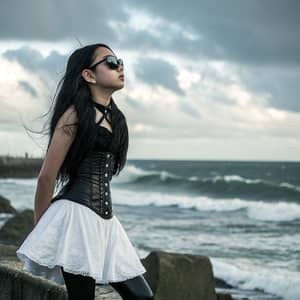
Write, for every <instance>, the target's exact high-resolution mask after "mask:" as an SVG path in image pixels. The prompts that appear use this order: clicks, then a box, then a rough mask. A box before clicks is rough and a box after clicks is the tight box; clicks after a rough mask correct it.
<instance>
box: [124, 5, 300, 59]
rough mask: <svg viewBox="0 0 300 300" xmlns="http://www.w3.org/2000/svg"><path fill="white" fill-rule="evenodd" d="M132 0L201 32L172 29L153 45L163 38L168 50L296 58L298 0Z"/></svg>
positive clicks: (217, 55) (226, 56)
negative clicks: (189, 35) (192, 36)
mask: <svg viewBox="0 0 300 300" xmlns="http://www.w3.org/2000/svg"><path fill="white" fill-rule="evenodd" d="M130 3H131V4H132V7H134V8H135V9H139V8H140V9H143V10H146V11H148V12H150V13H151V14H152V15H153V16H155V17H157V16H161V17H162V18H164V19H166V20H168V21H171V22H176V23H179V24H180V25H181V26H182V28H186V26H185V25H186V24H188V25H189V26H191V27H192V28H193V29H194V31H195V32H197V33H200V34H201V36H202V37H203V39H202V40H198V41H189V40H188V39H186V40H183V39H182V38H181V37H180V38H178V36H177V35H174V36H173V38H171V39H170V40H169V41H168V42H166V41H164V40H163V39H162V42H161V43H160V42H158V41H156V44H154V45H152V46H153V47H155V48H157V47H160V45H161V44H162V45H163V47H164V48H165V47H169V49H172V51H179V52H185V53H190V54H192V53H193V54H194V55H195V56H198V55H200V56H201V55H205V56H207V57H210V58H220V59H225V60H233V61H235V62H238V61H239V62H243V63H247V64H269V63H275V64H293V63H299V62H300V39H299V28H300V1H297V0H288V1H281V0H269V1H261V0H252V1H238V0H227V1H218V0H211V1H199V0H194V1H188V2H186V1H181V0H174V1H141V0H138V1H137V0H130ZM166 34H167V32H166ZM128 45H130V36H129V43H128ZM137 46H138V45H137ZM142 46H143V45H142Z"/></svg>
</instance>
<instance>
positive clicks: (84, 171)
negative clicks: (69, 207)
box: [51, 133, 115, 219]
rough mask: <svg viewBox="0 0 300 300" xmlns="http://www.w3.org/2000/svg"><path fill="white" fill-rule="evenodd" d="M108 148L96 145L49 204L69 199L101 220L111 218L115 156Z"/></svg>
mask: <svg viewBox="0 0 300 300" xmlns="http://www.w3.org/2000/svg"><path fill="white" fill-rule="evenodd" d="M107 134H109V133H107ZM108 146H109V145H108V144H106V147H104V145H103V147H100V144H96V146H95V147H94V149H93V150H92V151H90V152H89V153H88V154H87V155H86V156H85V157H84V159H83V160H82V161H81V163H80V165H79V166H78V171H77V174H76V176H74V177H73V178H71V179H70V180H69V181H68V182H67V184H66V185H65V186H63V188H62V189H61V190H60V191H59V193H58V194H57V195H56V196H55V197H53V198H52V199H51V202H54V201H56V200H59V199H62V198H64V199H69V200H72V201H75V202H77V203H80V204H83V205H85V206H87V207H89V208H90V209H92V210H93V211H94V212H95V213H97V214H98V215H99V216H101V217H102V218H105V219H110V218H112V216H113V210H112V201H111V191H110V181H111V179H112V176H113V170H114V164H115V156H114V153H112V152H111V151H108V150H109V147H108Z"/></svg>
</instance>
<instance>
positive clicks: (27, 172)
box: [0, 155, 43, 178]
mask: <svg viewBox="0 0 300 300" xmlns="http://www.w3.org/2000/svg"><path fill="white" fill-rule="evenodd" d="M42 163H43V159H42V158H29V157H13V156H8V155H5V156H0V178H33V177H37V176H38V174H39V171H40V169H41V166H42Z"/></svg>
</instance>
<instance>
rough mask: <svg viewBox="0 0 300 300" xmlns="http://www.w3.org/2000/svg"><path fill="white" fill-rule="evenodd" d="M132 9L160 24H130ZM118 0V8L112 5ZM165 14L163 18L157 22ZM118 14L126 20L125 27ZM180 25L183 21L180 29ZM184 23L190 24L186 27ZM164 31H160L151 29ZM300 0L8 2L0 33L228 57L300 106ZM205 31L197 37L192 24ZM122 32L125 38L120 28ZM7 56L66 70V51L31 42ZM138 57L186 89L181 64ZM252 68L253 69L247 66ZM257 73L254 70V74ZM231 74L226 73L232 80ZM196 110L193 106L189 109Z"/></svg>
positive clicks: (287, 104) (165, 81) (276, 100)
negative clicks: (115, 25) (41, 48)
mask: <svg viewBox="0 0 300 300" xmlns="http://www.w3.org/2000/svg"><path fill="white" fill-rule="evenodd" d="M125 6H126V7H127V8H128V9H129V10H130V9H134V10H137V13H138V12H139V10H142V11H143V12H144V13H145V14H147V13H149V14H150V17H151V18H152V17H153V28H152V26H149V28H148V29H149V30H139V28H135V29H133V28H132V27H131V26H129V22H128V21H129V18H130V14H128V13H127V11H126V9H125ZM112 7H113V9H112ZM157 17H159V18H160V19H161V20H162V22H161V23H158V24H157V23H156V22H155V20H154V19H155V18H157ZM110 21H118V22H120V23H121V24H123V27H122V28H120V31H119V32H115V31H114V30H113V29H112V28H111V27H110V26H109V22H110ZM172 24H177V25H178V26H179V27H178V28H179V30H176V29H174V27H172ZM181 28H182V30H180V29H181ZM152 29H155V30H158V31H159V33H160V34H161V35H160V36H159V35H158V36H155V35H153V34H152V33H151V30H152ZM299 29H300V1H298V0H287V1H282V0H264V1H262V0H251V1H240V0H226V1H218V0H210V1H203V0H194V1H181V0H180V1H179V0H173V1H170V0H166V1H143V0H138V1H137V0H128V1H126V2H124V1H119V2H114V1H113V2H110V5H107V3H105V2H101V1H96V0H87V1H85V2H83V1H79V0H77V1H70V0H64V1H58V0H55V1H46V2H44V1H33V0H29V1H25V2H24V1H18V2H17V1H16V0H12V1H2V2H1V4H0V39H2V40H5V39H15V40H17V39H20V40H47V41H49V40H50V41H53V42H55V41H56V40H60V39H70V38H71V39H74V41H75V39H79V41H80V42H82V43H84V42H85V41H89V40H93V41H95V40H99V41H102V42H106V41H107V42H108V43H111V45H112V47H114V45H117V46H118V48H122V49H126V50H130V49H132V50H137V51H140V52H142V51H144V50H147V51H151V49H153V50H155V51H156V52H159V51H161V52H162V53H168V52H172V53H177V54H178V55H182V56H183V57H186V56H190V57H191V58H194V59H195V60H199V59H221V60H224V61H227V62H230V63H233V64H235V65H236V66H239V68H240V71H241V74H240V76H241V78H242V79H243V81H244V84H245V85H246V86H248V87H249V88H250V89H252V91H253V92H256V91H261V92H269V93H270V94H271V95H272V99H271V100H270V101H271V105H272V106H274V107H278V108H281V109H286V110H291V111H300V102H299V101H298V94H299V89H298V79H299V74H300V39H299V37H298V36H299ZM185 30H187V31H189V30H191V31H192V33H193V32H194V33H195V34H196V35H198V36H199V37H200V38H199V39H198V40H191V39H189V37H187V36H186V35H185V34H184V31H185ZM120 34H121V35H122V39H121V40H118V37H119V35H120ZM5 56H6V57H7V58H9V59H17V60H18V61H19V62H20V63H21V64H23V65H24V66H26V68H30V69H31V70H36V71H37V72H38V69H39V68H41V69H42V70H44V71H47V72H49V73H51V74H53V75H57V74H62V72H63V70H64V67H65V63H66V59H67V58H66V57H64V56H61V55H59V54H58V53H56V52H52V53H51V55H50V56H49V57H48V58H45V59H44V58H42V57H41V55H40V54H39V53H38V52H34V50H31V49H26V48H24V49H22V50H21V49H20V50H16V52H10V51H7V52H6V54H5ZM143 63H144V62H143V61H138V65H137V67H136V68H135V71H136V72H137V75H138V76H139V77H140V78H142V79H143V80H144V81H146V82H147V83H149V84H157V83H159V84H162V85H163V86H165V87H166V88H169V89H171V90H173V91H176V92H179V93H182V91H181V90H180V88H179V87H178V83H177V81H176V78H175V75H174V74H173V73H172V72H173V71H174V67H173V66H171V65H169V66H167V65H165V68H163V69H159V70H162V71H160V72H157V66H150V65H147V64H146V67H145V70H141V69H140V66H141V65H143ZM244 71H245V72H244ZM251 72H252V73H251ZM224 80H226V79H224ZM189 111H190V112H192V110H189Z"/></svg>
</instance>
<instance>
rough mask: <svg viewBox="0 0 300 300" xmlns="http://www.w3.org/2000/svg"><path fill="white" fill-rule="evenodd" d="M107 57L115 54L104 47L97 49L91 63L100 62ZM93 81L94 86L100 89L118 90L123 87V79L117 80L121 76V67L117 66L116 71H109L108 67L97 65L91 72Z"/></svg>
mask: <svg viewBox="0 0 300 300" xmlns="http://www.w3.org/2000/svg"><path fill="white" fill-rule="evenodd" d="M107 55H114V56H115V54H114V53H113V52H112V51H111V50H109V49H108V48H106V47H98V48H97V49H96V50H95V58H94V60H93V61H92V64H94V63H96V62H98V61H100V60H102V59H103V58H104V57H105V56H107ZM92 64H91V65H92ZM92 72H93V74H94V79H95V81H96V82H95V83H94V84H96V85H98V86H99V87H101V88H111V89H113V90H119V89H121V88H123V86H124V78H123V79H122V78H119V76H120V75H123V74H124V72H123V67H122V66H119V67H118V69H115V70H113V69H110V68H109V66H108V65H107V64H106V63H105V61H104V62H102V63H100V64H98V65H97V66H96V67H95V68H94V69H93V70H92Z"/></svg>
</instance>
